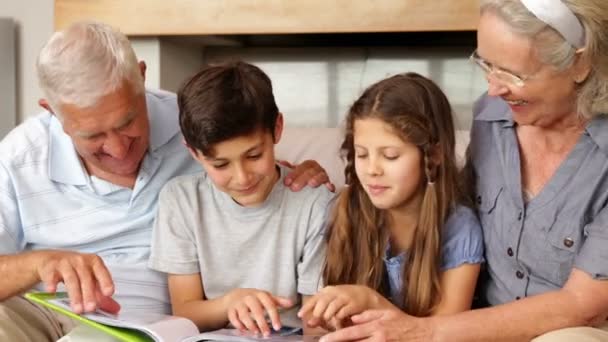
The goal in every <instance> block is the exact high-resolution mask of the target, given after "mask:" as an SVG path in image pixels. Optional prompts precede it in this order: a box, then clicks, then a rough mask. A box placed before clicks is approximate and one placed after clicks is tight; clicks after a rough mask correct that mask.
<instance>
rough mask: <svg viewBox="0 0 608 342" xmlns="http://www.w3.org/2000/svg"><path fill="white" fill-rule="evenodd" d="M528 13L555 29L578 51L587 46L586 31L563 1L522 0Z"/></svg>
mask: <svg viewBox="0 0 608 342" xmlns="http://www.w3.org/2000/svg"><path fill="white" fill-rule="evenodd" d="M521 3H522V4H523V5H524V6H526V8H527V9H528V11H530V12H532V14H534V15H535V16H536V17H537V18H538V19H540V20H542V21H543V22H545V24H547V25H549V26H551V27H553V28H554V29H555V30H556V31H557V32H559V33H560V34H561V35H562V37H564V39H566V40H567V41H568V43H570V45H572V46H574V47H575V48H577V49H580V48H582V47H584V46H585V30H584V28H583V25H582V24H581V22H580V21H579V20H578V18H577V17H576V16H575V15H574V13H572V11H571V10H570V8H568V6H566V4H564V3H563V2H562V1H561V0H521Z"/></svg>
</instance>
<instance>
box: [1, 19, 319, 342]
mask: <svg viewBox="0 0 608 342" xmlns="http://www.w3.org/2000/svg"><path fill="white" fill-rule="evenodd" d="M145 71H146V67H145V64H144V63H143V62H138V61H137V59H136V56H135V53H134V52H133V49H132V47H131V45H130V43H129V41H128V39H127V38H126V37H125V36H124V35H123V34H121V33H120V32H118V31H116V30H114V29H113V28H111V27H109V26H107V25H104V24H101V23H91V22H83V23H77V24H74V25H72V26H70V27H69V28H67V29H66V30H64V31H61V32H57V33H55V34H53V36H52V37H51V38H50V40H49V41H48V42H47V44H46V45H45V46H44V48H43V49H42V51H41V53H40V55H39V57H38V62H37V72H38V77H39V81H40V86H41V88H42V90H43V92H44V94H45V97H46V98H45V99H42V100H40V101H39V104H40V105H41V106H42V107H44V108H45V109H46V111H45V112H44V113H42V114H40V115H38V116H36V117H34V118H31V119H29V120H27V121H26V122H24V123H23V124H21V125H20V126H19V127H17V128H15V129H14V130H13V131H12V132H11V133H9V135H8V136H7V137H6V138H5V139H4V140H3V141H2V142H1V143H0V274H2V275H3V276H2V277H0V301H3V302H2V303H0V340H3V341H5V340H7V341H24V340H31V341H46V340H48V341H55V340H57V339H58V338H60V337H61V336H63V335H65V334H66V333H67V332H68V331H69V330H70V329H71V328H72V327H73V322H71V321H69V320H67V319H64V318H62V317H59V316H58V315H55V314H54V313H53V312H51V311H48V310H45V309H44V308H42V307H39V306H36V305H34V304H32V303H29V302H28V301H26V300H24V299H23V298H22V297H21V296H19V294H21V293H23V292H24V291H27V290H29V289H31V288H33V287H36V286H38V287H41V286H40V285H37V284H40V283H43V284H44V287H42V289H46V290H49V291H55V290H56V289H57V286H58V284H59V283H63V284H64V287H65V290H66V291H67V292H68V294H69V296H70V299H71V305H72V308H73V309H74V310H75V311H78V312H83V311H92V310H94V309H95V308H97V307H99V306H104V307H105V308H107V309H109V310H117V309H118V307H117V305H116V303H115V302H113V300H112V299H110V296H112V295H114V298H115V299H117V300H118V302H120V304H121V306H122V310H123V311H131V310H133V311H138V310H139V311H146V312H150V311H156V312H168V310H169V302H168V296H167V291H166V280H165V277H164V276H161V275H160V274H158V273H155V272H153V271H151V270H149V269H148V268H147V267H146V263H147V258H148V255H149V251H150V237H151V230H152V222H153V219H154V215H155V211H156V206H157V197H158V193H159V191H160V189H161V187H162V186H163V185H164V184H165V183H166V182H167V181H168V180H169V179H171V178H172V177H174V176H177V175H183V174H189V173H194V172H200V169H199V166H198V164H197V163H195V162H194V161H193V160H192V159H191V158H190V156H189V154H188V151H187V149H186V148H185V147H183V146H182V137H181V135H180V133H179V125H178V121H177V120H178V116H177V114H178V109H177V104H176V99H175V95H174V94H172V93H168V92H163V91H149V90H146V89H145V88H144V76H145ZM289 179H290V181H291V183H290V185H291V187H292V189H293V190H298V188H300V187H301V186H303V185H306V184H308V185H313V186H316V185H318V184H321V183H325V182H326V181H327V176H326V174H325V172H324V171H323V170H322V169H321V168H320V166H318V164H316V163H314V162H306V163H303V164H301V165H300V166H299V167H298V168H296V170H294V172H293V173H292V174H291V175H290V178H289ZM8 275H10V276H8Z"/></svg>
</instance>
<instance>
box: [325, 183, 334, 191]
mask: <svg viewBox="0 0 608 342" xmlns="http://www.w3.org/2000/svg"><path fill="white" fill-rule="evenodd" d="M325 187H326V188H327V189H328V190H329V191H331V192H336V186H335V185H334V183H332V182H325Z"/></svg>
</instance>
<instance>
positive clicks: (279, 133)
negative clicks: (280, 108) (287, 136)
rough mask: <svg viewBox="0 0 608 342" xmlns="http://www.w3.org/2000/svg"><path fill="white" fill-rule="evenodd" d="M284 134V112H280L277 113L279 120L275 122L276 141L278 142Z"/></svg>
mask: <svg viewBox="0 0 608 342" xmlns="http://www.w3.org/2000/svg"><path fill="white" fill-rule="evenodd" d="M282 135H283V114H282V113H281V112H279V115H277V121H276V122H275V124H274V143H275V144H278V143H279V141H280V140H281V136H282Z"/></svg>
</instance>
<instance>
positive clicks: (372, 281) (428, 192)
mask: <svg viewBox="0 0 608 342" xmlns="http://www.w3.org/2000/svg"><path fill="white" fill-rule="evenodd" d="M454 148H455V137H454V127H453V121H452V111H451V107H450V105H449V103H448V100H447V98H446V97H445V95H444V94H443V92H442V91H441V90H440V89H439V87H437V85H435V84H434V83H433V82H432V81H430V80H428V79H426V78H424V77H422V76H420V75H418V74H415V73H407V74H402V75H396V76H393V77H390V78H388V79H385V80H382V81H380V82H378V83H376V84H374V85H372V86H371V87H369V88H368V89H367V90H366V91H365V92H364V93H363V95H362V96H361V97H360V98H359V99H358V100H357V101H356V102H355V103H354V104H353V106H352V107H351V109H350V112H349V114H348V116H347V119H346V137H345V139H344V142H343V144H342V153H343V155H345V157H346V161H347V166H346V169H345V175H346V183H347V184H348V186H347V187H346V188H345V190H344V191H342V193H341V194H340V195H339V197H338V199H337V203H336V207H335V208H334V211H333V214H332V216H331V218H330V221H329V228H328V229H329V230H328V248H327V259H326V264H325V269H324V275H323V277H324V282H325V284H326V285H329V286H327V287H325V288H323V289H322V290H321V291H320V292H319V293H318V294H316V295H315V296H313V297H312V298H311V299H310V300H309V301H308V302H307V303H306V304H305V305H304V306H303V307H302V308H301V310H300V312H299V314H300V317H311V318H310V319H309V320H308V321H307V324H308V325H310V326H318V325H324V326H326V327H329V328H339V327H340V326H341V325H342V324H344V323H346V322H348V320H347V319H348V318H349V317H350V316H352V315H354V314H357V313H360V312H362V311H364V310H367V309H374V308H394V309H400V310H403V311H405V312H407V313H409V314H412V315H416V316H429V315H440V314H450V313H455V312H459V311H464V310H468V309H470V306H471V301H472V298H473V292H474V289H475V284H476V281H477V276H478V274H479V264H480V263H481V262H483V240H482V235H481V228H480V225H479V222H478V220H477V218H476V216H475V214H474V213H473V211H472V210H471V209H469V208H467V207H464V206H462V205H460V204H458V202H459V201H460V200H461V199H462V191H461V189H460V187H459V186H458V182H457V167H456V162H455V152H454ZM343 284H348V285H343ZM309 315H310V316H309Z"/></svg>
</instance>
